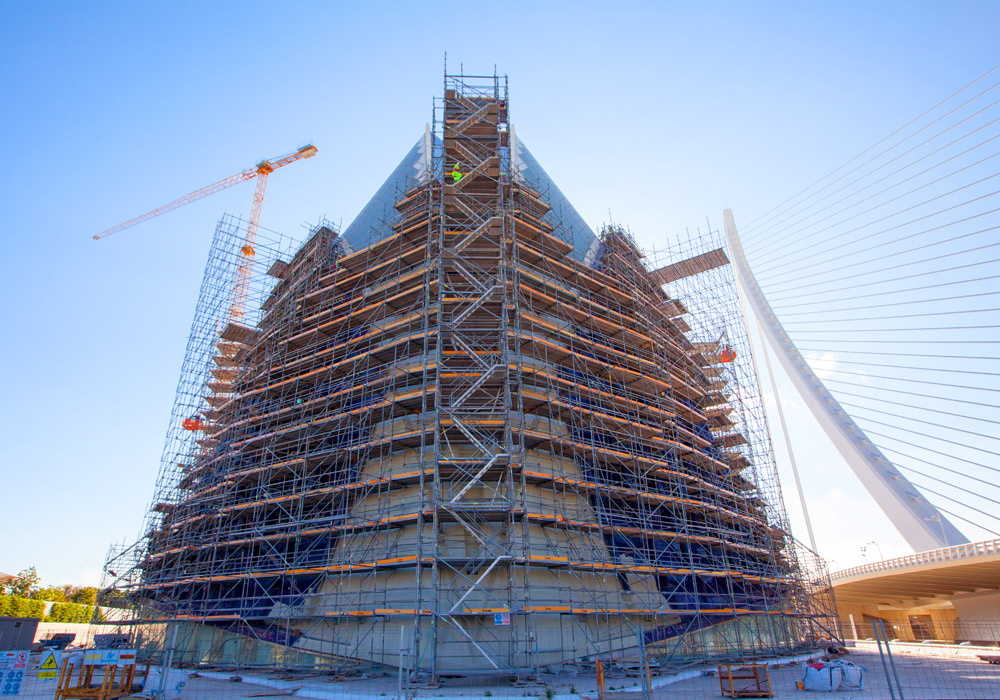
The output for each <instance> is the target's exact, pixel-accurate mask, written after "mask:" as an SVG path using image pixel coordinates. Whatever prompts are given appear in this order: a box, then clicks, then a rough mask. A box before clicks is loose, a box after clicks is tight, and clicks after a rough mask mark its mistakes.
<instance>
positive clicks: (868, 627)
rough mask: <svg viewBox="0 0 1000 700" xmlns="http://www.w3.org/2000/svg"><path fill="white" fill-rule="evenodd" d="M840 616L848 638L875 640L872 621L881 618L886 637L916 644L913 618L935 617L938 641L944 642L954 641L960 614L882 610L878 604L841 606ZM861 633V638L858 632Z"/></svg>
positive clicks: (942, 609) (950, 610) (937, 610)
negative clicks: (852, 625) (916, 616)
mask: <svg viewBox="0 0 1000 700" xmlns="http://www.w3.org/2000/svg"><path fill="white" fill-rule="evenodd" d="M837 614H838V617H839V620H840V626H841V631H842V633H843V635H844V638H845V639H868V638H869V637H871V638H874V636H875V631H874V629H873V628H872V621H874V620H878V619H881V620H883V625H884V626H885V634H886V636H887V637H888V638H889V639H899V640H900V641H903V642H912V641H916V640H917V639H916V637H917V636H916V635H915V634H914V632H913V629H912V628H911V626H910V616H911V615H921V616H923V615H927V616H930V618H931V624H932V626H933V629H934V638H935V639H938V640H941V641H953V640H954V636H955V628H956V621H957V617H958V614H957V613H956V612H955V610H954V609H953V608H950V607H940V608H882V607H880V606H878V605H862V604H858V603H840V602H838V604H837ZM851 617H853V618H854V628H853V630H852V627H851ZM855 630H856V631H857V636H855V635H854V631H855Z"/></svg>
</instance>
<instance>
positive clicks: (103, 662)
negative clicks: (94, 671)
mask: <svg viewBox="0 0 1000 700" xmlns="http://www.w3.org/2000/svg"><path fill="white" fill-rule="evenodd" d="M83 665H84V666H134V665H135V649H88V650H87V651H85V652H83Z"/></svg>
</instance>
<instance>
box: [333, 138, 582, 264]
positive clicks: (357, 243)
mask: <svg viewBox="0 0 1000 700" xmlns="http://www.w3.org/2000/svg"><path fill="white" fill-rule="evenodd" d="M428 143H429V139H428V138H427V137H421V138H420V139H419V140H418V141H417V142H416V143H415V144H414V145H413V148H411V149H410V152H409V153H407V154H406V156H405V157H404V158H403V160H402V161H400V163H399V165H397V166H396V169H395V170H393V171H392V174H390V175H389V177H388V178H387V179H386V181H385V182H384V183H382V186H381V187H379V188H378V191H377V192H376V193H375V196H374V197H372V198H371V199H370V200H369V202H368V204H366V205H365V207H364V209H362V210H361V213H360V214H358V216H357V218H355V219H354V221H352V222H351V224H350V226H348V227H347V228H346V229H344V233H343V236H342V237H341V240H343V241H345V242H346V243H347V244H348V245H349V246H350V249H351V250H358V249H360V248H365V247H367V246H370V245H372V244H373V243H377V242H378V241H380V240H382V239H383V238H385V237H386V236H388V235H390V234H391V233H392V224H393V223H394V222H395V221H396V217H397V216H398V215H399V213H398V212H397V211H396V209H395V204H396V201H397V198H398V197H399V196H400V195H401V194H402V193H403V191H405V190H406V189H408V188H409V187H411V186H412V185H413V184H414V183H416V182H417V181H419V179H420V178H422V177H425V176H426V174H427V163H428V161H429V158H428V154H427V153H426V152H425V151H426V150H427V147H428ZM514 171H515V172H516V173H517V176H518V177H520V178H522V179H523V180H524V181H525V182H526V183H528V185H530V186H531V187H532V188H534V189H536V190H538V192H539V193H540V194H541V195H542V199H544V200H545V201H546V202H548V204H549V206H550V207H552V210H551V211H550V212H549V213H548V214H547V215H546V217H545V218H546V219H547V220H548V221H549V223H551V224H552V225H553V226H554V227H555V235H557V236H559V237H560V238H562V239H563V240H565V241H567V242H568V243H571V244H572V245H573V249H574V252H573V257H574V258H576V259H577V260H581V261H584V262H586V263H588V264H590V263H591V262H592V260H593V258H594V254H595V252H596V249H597V246H598V241H597V237H596V236H595V235H594V232H593V231H592V230H591V229H590V227H589V226H587V223H586V222H585V221H584V220H583V217H582V216H580V214H579V212H577V210H576V209H575V208H573V205H572V204H570V203H569V200H568V199H567V198H566V196H565V195H564V194H563V193H562V191H561V190H560V189H559V188H558V187H557V186H556V184H555V183H554V182H553V181H552V178H550V177H549V175H548V173H546V172H545V169H544V168H542V166H541V165H539V163H538V161H537V160H535V157H534V156H533V155H531V151H529V150H528V149H527V147H526V146H525V145H524V144H523V143H521V142H520V141H517V140H515V155H514Z"/></svg>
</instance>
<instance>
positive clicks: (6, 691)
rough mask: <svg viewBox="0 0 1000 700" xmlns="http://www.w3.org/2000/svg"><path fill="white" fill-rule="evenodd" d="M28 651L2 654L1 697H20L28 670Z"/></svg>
mask: <svg viewBox="0 0 1000 700" xmlns="http://www.w3.org/2000/svg"><path fill="white" fill-rule="evenodd" d="M28 653H29V652H27V651H2V652H0V695H20V694H21V684H22V683H23V681H24V672H25V670H26V669H27V668H28Z"/></svg>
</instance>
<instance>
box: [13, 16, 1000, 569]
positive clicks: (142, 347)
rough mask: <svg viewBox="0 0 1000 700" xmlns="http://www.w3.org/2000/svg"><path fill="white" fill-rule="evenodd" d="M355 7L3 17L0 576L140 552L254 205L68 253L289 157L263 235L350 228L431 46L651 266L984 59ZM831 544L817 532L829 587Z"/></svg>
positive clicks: (880, 43)
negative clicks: (490, 82)
mask: <svg viewBox="0 0 1000 700" xmlns="http://www.w3.org/2000/svg"><path fill="white" fill-rule="evenodd" d="M362 5H363V4H362V3H350V4H348V3H343V4H334V3H281V4H275V3H250V2H244V3H216V4H211V5H209V6H208V9H206V6H205V4H204V3H183V2H181V3H176V2H175V3H145V4H135V3H121V4H102V3H86V4H71V3H41V2H38V3H8V4H6V5H5V7H4V15H5V20H4V22H3V23H2V25H0V66H2V67H3V70H2V71H0V95H2V104H3V109H2V111H0V142H2V145H3V154H4V167H3V168H2V170H0V184H2V187H0V193H2V194H0V204H2V206H0V216H2V228H0V231H2V233H0V235H2V236H3V241H2V247H0V250H2V253H0V255H2V260H3V268H4V274H3V276H2V281H0V284H2V285H3V287H2V292H3V295H2V298H3V299H4V302H3V307H2V309H3V310H2V314H3V317H2V326H0V328H2V329H3V336H2V337H3V341H2V343H0V360H2V366H3V368H4V374H5V376H4V384H3V390H2V392H0V396H2V403H0V419H2V420H0V533H2V536H0V570H5V571H17V570H19V569H21V568H23V567H26V566H29V565H35V566H37V567H38V569H39V573H40V574H41V576H42V578H43V580H44V581H45V582H46V583H50V584H61V583H78V584H92V583H96V582H97V580H98V578H99V571H100V567H101V565H102V563H103V559H104V556H105V553H106V551H107V547H108V544H109V543H110V542H112V541H114V540H119V541H120V540H122V539H134V538H135V536H136V534H137V533H138V530H139V527H140V523H141V519H142V514H143V512H144V510H145V508H146V505H147V504H148V502H149V500H150V498H151V496H152V489H153V482H154V479H155V474H156V471H157V468H158V465H159V459H160V452H161V449H162V444H163V435H164V431H165V429H166V426H167V422H168V416H169V409H170V405H171V402H172V399H173V395H174V389H175V386H176V382H177V375H178V371H179V367H180V362H181V358H182V356H183V352H184V345H185V340H186V337H187V333H188V328H189V325H190V321H191V315H192V313H193V309H194V304H195V299H196V295H197V291H198V286H199V282H200V278H201V273H202V270H203V267H204V262H205V255H206V253H207V250H208V244H209V241H210V238H211V234H212V230H213V228H214V224H215V222H216V221H217V220H218V218H219V217H220V216H221V214H222V213H223V212H230V213H244V214H246V213H248V212H249V208H250V202H251V197H252V185H244V186H240V187H236V188H233V189H231V190H228V191H227V192H225V193H222V194H218V195H215V196H213V197H211V198H208V199H205V200H202V201H201V202H199V203H197V204H194V205H190V206H188V207H186V208H184V209H181V210H179V211H177V212H175V213H173V214H170V215H167V216H164V217H161V218H159V219H157V220H155V221H152V222H150V223H147V224H144V225H143V226H142V227H141V228H135V229H132V230H130V231H128V232H125V233H122V234H119V235H117V236H115V237H112V238H109V239H107V240H105V241H102V242H95V241H93V240H91V238H90V236H91V235H92V234H94V233H96V232H98V231H100V230H102V229H104V228H106V227H108V226H111V225H113V224H115V223H118V222H119V221H123V220H125V219H128V218H131V217H132V216H135V215H137V214H140V213H142V212H144V211H146V210H149V209H152V208H154V207H156V206H159V205H160V204H163V203H165V202H166V201H169V200H171V199H173V198H175V197H177V196H180V195H182V194H184V193H186V192H188V191H191V190H193V189H196V188H198V187H201V186H203V185H206V184H208V183H210V182H213V181H215V180H218V179H221V178H223V177H225V176H228V175H230V174H233V173H235V172H237V171H239V170H242V169H243V168H246V167H249V166H250V165H252V164H253V163H255V162H256V161H257V160H259V159H261V158H264V157H270V156H275V155H280V154H283V153H286V152H288V151H291V150H293V149H294V148H295V147H297V146H298V145H300V144H302V143H304V142H306V141H313V142H314V143H315V144H316V145H317V146H318V147H319V149H320V153H319V155H318V156H317V157H316V158H313V159H311V160H308V161H304V162H302V163H297V164H295V165H293V166H290V167H289V168H287V169H285V170H283V171H281V172H279V173H278V174H276V175H275V176H273V177H272V179H271V181H270V183H269V187H268V194H267V199H266V201H265V204H264V212H263V217H262V223H263V224H264V225H265V226H267V227H269V228H272V229H277V230H280V231H283V232H287V233H294V232H296V231H301V225H302V224H304V223H308V222H314V221H316V220H317V219H318V218H319V217H320V216H322V215H326V216H327V217H329V218H330V219H332V220H334V221H342V222H343V223H344V224H346V223H349V222H350V220H351V219H352V217H353V216H354V215H355V214H356V213H357V212H358V211H359V210H360V208H361V207H362V205H363V204H364V203H365V201H366V200H367V198H368V197H369V196H370V195H371V194H372V193H373V192H374V190H375V189H376V188H377V187H378V185H379V184H380V183H381V182H382V180H383V179H384V177H385V176H386V175H387V174H388V173H389V172H390V171H391V170H392V168H393V167H394V166H395V165H396V163H397V162H398V161H399V159H400V158H401V157H402V156H403V154H404V153H405V152H406V151H407V149H408V148H409V147H410V146H411V145H412V144H413V143H414V141H415V140H416V139H417V137H418V136H419V135H420V133H421V132H422V130H423V126H424V123H425V122H427V121H429V119H430V109H431V98H432V97H433V96H434V95H437V94H439V93H440V91H441V82H442V59H443V53H444V52H445V51H447V52H448V56H449V62H450V64H451V65H452V66H453V67H457V66H458V64H459V63H462V64H464V66H465V68H466V71H467V72H492V70H493V66H494V64H496V66H497V67H498V70H499V71H500V72H501V73H506V74H508V75H509V76H510V81H511V106H512V111H511V115H512V121H513V122H514V124H515V125H516V127H517V130H518V135H519V137H520V138H522V139H523V140H524V142H525V143H527V144H528V145H529V146H530V148H531V149H532V152H533V153H534V155H535V156H536V157H537V158H538V159H539V161H540V162H541V163H542V164H543V165H544V167H545V168H546V169H547V170H548V172H549V174H550V175H551V176H552V177H553V179H554V180H555V181H556V182H557V183H558V184H559V186H560V188H561V189H562V190H563V192H564V193H566V195H567V196H568V197H569V198H570V200H571V201H573V202H574V203H575V204H576V206H577V208H578V209H579V210H580V212H581V213H582V214H583V216H584V218H585V219H586V220H587V221H588V222H589V223H591V224H592V225H596V224H599V223H600V222H602V221H605V220H607V218H608V215H609V211H610V213H611V215H612V216H613V217H614V219H615V220H616V221H620V222H622V223H625V224H627V225H628V226H630V228H631V229H632V230H633V231H634V232H635V234H636V236H637V238H638V239H639V241H640V243H643V244H645V245H649V246H661V247H662V246H663V245H664V244H665V243H666V242H668V241H669V240H671V238H672V236H673V235H674V234H675V233H676V232H677V231H681V230H683V229H684V228H685V227H692V228H694V227H697V226H704V221H705V217H706V216H709V217H710V218H711V219H712V221H713V224H715V225H718V224H719V223H720V219H721V210H722V209H723V208H725V207H732V208H733V209H734V211H735V212H736V216H737V220H738V221H739V220H743V221H749V220H751V219H753V218H755V217H757V216H758V215H760V214H761V213H763V212H764V211H766V210H768V209H770V208H771V207H773V206H775V205H776V204H778V203H779V202H780V201H782V200H784V199H785V198H786V197H787V196H789V195H790V194H792V193H794V192H797V191H798V190H799V189H801V187H802V186H804V185H805V184H808V183H809V182H812V181H813V180H815V179H816V178H818V177H819V176H821V175H823V174H825V173H826V172H827V171H829V170H830V169H831V168H833V167H835V166H837V165H839V164H840V163H842V162H843V161H844V160H846V159H847V158H849V157H851V156H853V155H854V154H855V153H856V152H858V151H860V150H862V149H863V148H865V147H867V146H868V145H870V144H871V143H873V142H875V141H877V140H878V139H879V138H881V137H882V136H884V135H886V134H887V133H889V132H890V131H892V130H893V129H895V128H896V127H897V126H899V125H900V124H902V123H904V122H906V121H908V120H909V119H910V118H912V117H913V116H915V115H916V114H918V113H920V112H922V111H923V110H924V109H926V108H927V107H929V106H930V105H932V104H934V103H935V102H937V101H938V100H939V99H941V98H943V97H945V96H947V95H950V94H951V93H952V92H954V91H955V90H956V89H958V88H959V87H961V86H963V85H965V84H966V83H967V82H969V81H970V80H972V79H974V78H975V77H977V76H979V75H980V74H982V73H983V72H985V71H986V70H988V69H989V68H991V67H993V66H994V65H995V64H997V63H1000V51H998V50H997V40H996V28H997V27H998V26H1000V3H996V2H981V3H973V2H948V3H944V2H941V3H919V2H882V3H870V2H846V3H843V2H841V3H828V4H825V5H824V4H820V3H798V2H796V3H768V4H766V5H765V4H763V3H704V4H698V3H652V2H651V3H635V2H617V3H608V2H601V3H588V2H567V3H538V2H532V3H517V2H513V3H500V4H492V5H479V6H474V5H463V4H461V3H458V4H456V3H442V4H435V5H430V4H427V3H382V4H380V5H378V6H375V5H374V4H372V5H368V6H363V7H362ZM430 7H434V8H439V9H434V10H427V9H426V8H430ZM447 10H454V11H455V12H454V15H455V16H454V17H450V18H449V17H448V16H446V14H445V12H444V11H447ZM793 427H794V425H793ZM800 428H801V431H802V434H803V435H807V436H808V435H809V432H808V431H809V430H810V428H809V427H808V426H800ZM806 439H808V438H806ZM806 444H808V443H806ZM830 459H831V460H834V461H835V457H830ZM819 466H822V465H819ZM817 473H818V467H817ZM843 479H844V485H843V489H842V494H838V495H836V497H837V498H841V499H842V500H843V503H841V505H843V504H844V503H846V504H847V506H848V507H856V508H857V509H858V510H857V512H858V513H867V512H868V511H867V510H865V508H868V506H865V505H864V498H865V497H864V495H863V494H862V493H860V492H859V491H858V489H857V488H856V487H855V486H853V485H852V484H851V483H850V480H851V479H853V477H852V476H851V475H850V474H849V473H847V471H846V469H845V470H843ZM807 488H808V484H807ZM814 488H815V490H816V492H817V494H818V495H817V498H818V499H819V501H821V502H826V503H830V500H829V498H826V501H822V498H824V497H825V496H823V493H824V492H823V488H822V485H821V486H819V487H816V486H815V484H814ZM838 488H839V487H838ZM788 500H789V501H790V502H791V501H793V499H792V498H790V497H789V498H788ZM869 510H870V509H869ZM833 512H836V511H833ZM872 517H873V518H874V519H873V520H872V521H871V522H872V528H873V530H872V531H873V532H881V529H885V530H886V534H885V535H884V537H883V539H884V541H885V542H887V543H890V544H891V541H892V536H893V533H892V532H891V531H889V530H888V526H887V525H886V524H885V523H884V519H883V520H882V521H879V520H878V517H879V516H878V514H875V515H874V516H872ZM880 528H881V529H880ZM818 529H819V528H818ZM866 532H867V531H866ZM850 535H851V536H854V533H850ZM858 536H859V537H862V538H863V537H865V536H866V535H865V533H860V534H858ZM845 537H847V535H845V534H844V533H843V532H841V533H840V534H838V533H837V532H836V531H835V530H832V529H831V530H830V531H829V532H826V533H825V534H823V535H821V537H820V539H821V542H820V544H821V549H823V548H824V546H828V547H829V548H830V550H831V551H836V552H838V553H837V554H836V556H834V558H835V559H836V560H837V564H838V565H840V564H843V565H846V564H848V563H853V562H850V561H844V557H848V556H849V554H848V552H849V551H855V552H856V550H857V544H858V542H855V543H853V544H850V546H848V545H847V544H844V543H843V542H840V541H839V540H841V539H844V538H845ZM838 547H839V548H840V549H838ZM841 549H842V550H843V552H844V554H840V553H839V552H840V551H841ZM886 554H889V552H886Z"/></svg>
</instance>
